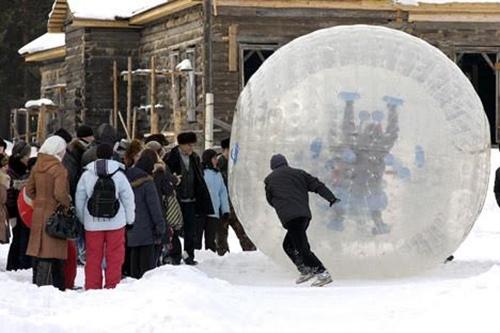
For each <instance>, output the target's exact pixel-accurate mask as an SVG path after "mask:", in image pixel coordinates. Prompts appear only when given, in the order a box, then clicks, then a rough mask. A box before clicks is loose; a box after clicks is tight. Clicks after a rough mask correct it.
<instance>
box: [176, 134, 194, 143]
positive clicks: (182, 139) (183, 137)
mask: <svg viewBox="0 0 500 333" xmlns="http://www.w3.org/2000/svg"><path fill="white" fill-rule="evenodd" d="M177 143H178V144H180V145H184V144H189V143H196V134H195V133H194V132H184V133H181V134H179V135H177Z"/></svg>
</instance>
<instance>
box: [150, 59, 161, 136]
mask: <svg viewBox="0 0 500 333" xmlns="http://www.w3.org/2000/svg"><path fill="white" fill-rule="evenodd" d="M149 96H150V97H149V102H150V103H151V134H155V133H159V129H160V125H159V119H158V112H157V111H156V108H155V105H156V58H155V56H152V57H151V86H150V95H149Z"/></svg>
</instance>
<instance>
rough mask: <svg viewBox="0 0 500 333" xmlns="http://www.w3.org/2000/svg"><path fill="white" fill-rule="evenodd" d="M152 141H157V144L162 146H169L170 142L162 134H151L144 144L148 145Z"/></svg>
mask: <svg viewBox="0 0 500 333" xmlns="http://www.w3.org/2000/svg"><path fill="white" fill-rule="evenodd" d="M151 141H156V142H158V143H159V144H160V145H162V146H168V140H167V138H166V137H165V135H163V134H161V133H157V134H151V135H150V136H148V137H147V138H146V139H145V140H144V143H145V144H146V145H147V144H148V143H150V142H151Z"/></svg>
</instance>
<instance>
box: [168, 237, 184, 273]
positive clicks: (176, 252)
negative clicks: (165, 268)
mask: <svg viewBox="0 0 500 333" xmlns="http://www.w3.org/2000/svg"><path fill="white" fill-rule="evenodd" d="M179 237H180V231H179V230H174V235H173V236H172V248H171V249H170V250H169V251H168V257H169V258H168V259H167V260H166V261H167V262H168V263H170V264H174V265H179V264H180V263H181V259H182V245H181V241H180V240H179Z"/></svg>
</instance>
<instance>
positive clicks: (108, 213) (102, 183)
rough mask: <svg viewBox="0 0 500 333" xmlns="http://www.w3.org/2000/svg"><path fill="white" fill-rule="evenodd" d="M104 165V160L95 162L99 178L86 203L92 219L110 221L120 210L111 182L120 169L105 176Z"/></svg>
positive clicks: (112, 182)
mask: <svg viewBox="0 0 500 333" xmlns="http://www.w3.org/2000/svg"><path fill="white" fill-rule="evenodd" d="M106 164H107V163H106V160H98V161H96V172H97V176H98V177H99V178H98V179H97V181H96V183H95V185H94V192H93V193H92V196H91V197H90V199H89V201H88V203H87V209H88V210H89V213H90V215H92V216H93V217H99V218H106V219H111V218H113V217H115V215H116V214H117V213H118V210H119V209H120V201H119V200H118V198H117V197H116V187H115V182H114V180H113V175H114V174H115V173H117V172H118V171H120V169H117V170H116V171H115V172H113V173H111V174H106V169H107V168H106Z"/></svg>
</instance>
